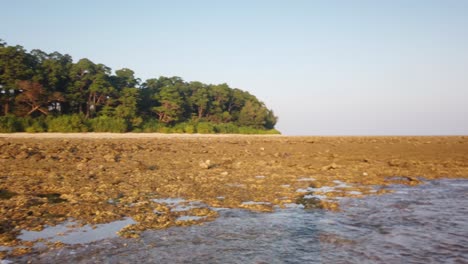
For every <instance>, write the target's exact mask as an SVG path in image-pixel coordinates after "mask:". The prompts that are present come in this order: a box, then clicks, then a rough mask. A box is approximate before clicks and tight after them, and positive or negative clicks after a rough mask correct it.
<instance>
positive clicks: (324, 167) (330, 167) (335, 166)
mask: <svg viewBox="0 0 468 264" xmlns="http://www.w3.org/2000/svg"><path fill="white" fill-rule="evenodd" d="M340 167H341V166H339V165H336V163H332V164H330V165H327V166H323V167H322V170H323V171H326V170H334V169H338V168H340Z"/></svg>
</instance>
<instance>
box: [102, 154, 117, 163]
mask: <svg viewBox="0 0 468 264" xmlns="http://www.w3.org/2000/svg"><path fill="white" fill-rule="evenodd" d="M104 159H105V160H106V161H107V162H116V161H117V156H116V155H114V154H107V155H104Z"/></svg>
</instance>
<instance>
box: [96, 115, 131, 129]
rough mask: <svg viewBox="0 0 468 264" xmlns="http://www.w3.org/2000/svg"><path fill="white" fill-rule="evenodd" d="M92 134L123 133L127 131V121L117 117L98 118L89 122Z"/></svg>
mask: <svg viewBox="0 0 468 264" xmlns="http://www.w3.org/2000/svg"><path fill="white" fill-rule="evenodd" d="M89 123H90V125H91V130H92V131H94V132H112V133H123V132H127V131H128V124H127V121H125V119H123V118H119V117H109V116H99V117H96V118H93V119H90V120H89Z"/></svg>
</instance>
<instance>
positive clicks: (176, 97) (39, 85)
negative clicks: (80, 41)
mask: <svg viewBox="0 0 468 264" xmlns="http://www.w3.org/2000/svg"><path fill="white" fill-rule="evenodd" d="M0 107H1V108H0V109H1V110H0V121H1V122H3V123H5V122H6V121H5V120H7V117H8V118H10V119H11V118H14V117H16V118H23V119H25V118H26V119H27V120H29V121H28V122H29V123H30V124H32V123H34V122H35V120H36V121H37V120H42V121H41V122H42V123H41V122H39V123H40V124H39V125H35V126H36V127H39V128H41V127H42V130H44V131H51V129H50V127H48V125H47V124H48V123H54V122H56V123H57V122H58V121H57V120H65V119H66V118H65V116H68V117H70V116H75V117H74V119H78V120H81V121H80V122H82V123H84V124H86V123H87V124H88V127H89V128H90V130H96V128H94V129H93V124H99V125H100V126H105V123H106V122H114V121H115V120H118V123H119V124H122V125H123V126H124V128H123V129H120V131H122V132H123V131H150V130H151V129H148V128H149V127H151V126H153V127H160V128H161V127H166V128H175V127H178V126H180V124H190V125H191V126H195V128H193V129H182V130H183V131H178V132H189V133H190V132H192V133H193V132H197V131H196V126H197V124H200V123H204V124H205V123H209V124H211V125H213V126H217V125H219V127H226V126H221V125H226V124H228V125H229V126H231V128H232V127H246V128H252V129H257V130H270V129H274V126H275V124H276V121H277V117H276V116H275V115H274V113H273V111H272V110H271V109H268V108H267V107H266V106H265V104H264V103H263V102H261V101H259V100H258V99H257V98H256V97H255V96H254V95H251V94H250V93H248V92H246V91H243V90H240V89H237V88H231V87H229V86H228V85H227V84H225V83H224V84H204V83H201V82H197V81H193V82H186V81H184V80H183V79H182V78H180V77H163V76H161V77H158V78H150V79H148V80H145V81H141V80H140V79H138V78H136V77H135V72H134V71H132V70H131V69H127V68H124V69H119V70H116V71H115V72H113V71H112V70H111V68H109V67H107V66H106V65H104V64H96V63H94V62H92V61H91V60H89V59H86V58H83V59H80V60H78V61H77V62H73V59H72V57H71V56H70V55H67V54H65V55H64V54H61V53H59V52H53V53H50V54H47V53H46V52H43V51H41V50H38V49H34V50H32V51H30V52H28V51H26V50H25V49H24V48H23V47H21V46H18V45H17V46H9V45H8V44H7V43H5V42H4V41H2V40H0ZM60 118H61V119H60ZM52 119H54V120H55V121H51V120H52ZM70 120H71V119H70ZM49 121H50V122H49ZM36 123H37V122H36ZM59 123H60V122H59ZM64 123H66V122H64ZM89 124H91V125H89ZM3 125H4V124H3ZM0 130H1V129H0ZM39 130H41V129H39ZM97 130H99V129H97ZM185 130H186V131H185ZM231 130H232V129H231ZM158 131H159V130H158ZM215 132H229V131H221V130H219V131H215ZM240 132H242V131H240Z"/></svg>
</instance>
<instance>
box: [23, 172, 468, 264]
mask: <svg viewBox="0 0 468 264" xmlns="http://www.w3.org/2000/svg"><path fill="white" fill-rule="evenodd" d="M390 188H391V189H393V190H395V192H394V193H392V194H386V195H382V196H368V197H366V198H362V199H351V198H346V199H342V200H341V206H342V209H343V210H342V211H341V212H329V211H323V210H304V209H301V208H299V207H297V208H288V209H282V210H280V209H278V210H276V211H275V212H274V213H255V212H250V211H247V210H239V209H235V210H233V209H217V210H218V211H219V213H220V217H219V218H218V219H217V220H215V221H213V222H209V223H205V224H204V225H201V226H190V227H183V228H181V227H177V228H170V229H167V230H159V231H146V232H144V233H143V234H142V237H141V239H140V240H128V239H121V238H111V239H104V240H100V241H96V242H93V243H89V244H85V245H69V246H66V247H65V248H62V249H58V250H52V251H46V252H44V253H42V254H39V253H37V254H34V255H30V256H25V257H22V258H19V259H16V261H19V262H23V261H24V262H26V261H27V260H29V259H30V260H34V262H35V263H52V262H60V261H66V262H74V263H148V262H150V263H468V220H467V219H468V180H439V181H428V182H426V183H425V184H423V185H420V186H417V187H408V186H403V185H395V186H392V187H390Z"/></svg>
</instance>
